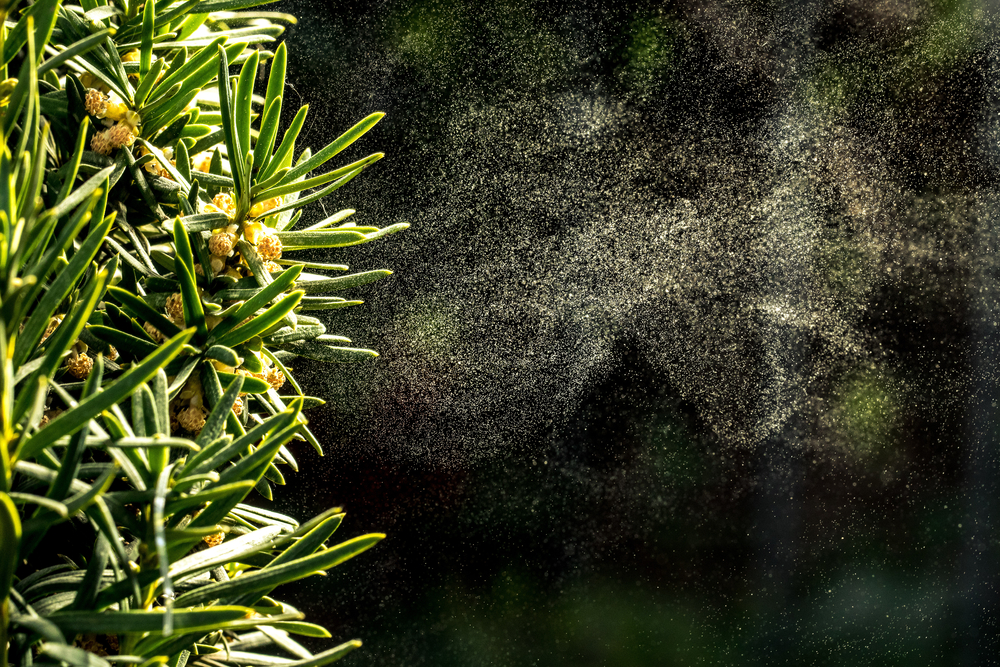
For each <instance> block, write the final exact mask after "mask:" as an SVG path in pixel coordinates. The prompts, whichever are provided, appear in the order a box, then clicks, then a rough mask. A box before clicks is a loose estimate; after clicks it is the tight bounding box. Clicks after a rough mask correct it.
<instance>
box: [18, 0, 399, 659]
mask: <svg viewBox="0 0 1000 667" xmlns="http://www.w3.org/2000/svg"><path fill="white" fill-rule="evenodd" d="M29 1H30V0H0V15H2V18H3V21H2V24H0V81H2V83H0V105H2V106H0V132H2V133H3V138H4V145H3V147H2V148H0V419H2V426H0V428H2V431H0V666H4V667H6V665H8V664H9V665H17V667H29V666H31V665H39V666H41V665H78V666H80V667H110V666H111V665H140V666H142V667H150V666H151V665H154V664H158V663H163V664H167V665H169V666H170V667H184V665H185V664H189V663H190V664H193V665H199V666H200V667H220V666H221V665H231V664H235V665H253V666H262V667H267V666H272V665H273V666H281V667H321V666H322V665H325V664H327V663H329V662H333V661H335V660H337V659H339V658H340V657H342V656H343V655H345V654H346V653H348V652H349V651H351V650H353V649H354V648H356V647H357V646H358V645H360V642H357V641H349V642H347V643H344V644H340V645H339V646H336V647H334V648H331V649H329V650H326V651H323V652H321V653H316V654H313V653H312V652H310V651H309V650H307V649H306V648H305V647H304V646H303V645H302V644H301V643H299V642H298V641H296V640H295V639H294V636H296V635H299V636H302V635H304V636H308V637H330V633H329V632H328V631H327V630H326V629H324V628H323V627H321V626H319V625H315V624H311V623H307V622H305V621H304V620H302V619H303V616H302V614H301V613H299V612H298V611H297V610H296V609H295V608H294V607H293V606H292V605H290V604H287V603H285V602H280V601H278V600H276V599H274V598H273V597H270V596H271V593H272V591H273V590H274V589H275V588H276V587H278V586H280V585H281V584H283V583H286V582H290V581H294V580H297V579H301V578H303V577H307V576H309V575H312V574H316V573H319V572H322V571H324V570H327V569H328V568H331V567H333V566H335V565H337V564H339V563H342V562H343V561H345V560H347V559H349V558H351V557H353V556H355V555H357V554H359V553H361V552H362V551H364V550H366V549H368V548H369V547H371V546H372V545H374V544H375V543H376V542H378V541H379V540H380V539H381V538H382V537H383V536H382V535H380V534H370V535H362V536H360V537H356V538H353V539H350V540H347V541H345V542H339V543H333V542H331V544H329V545H328V541H331V537H332V535H333V533H334V531H335V530H336V529H337V527H338V526H339V525H340V523H341V520H342V519H343V514H342V513H341V512H340V511H339V510H338V509H336V508H334V509H330V510H329V511H327V512H324V513H323V514H321V515H320V516H317V517H314V518H312V519H310V520H308V521H305V522H304V523H299V522H298V521H297V520H296V519H295V518H293V517H289V516H283V515H280V514H277V513H275V512H272V511H268V510H266V509H262V508H260V507H259V506H258V505H260V504H261V503H259V502H257V503H256V505H255V504H251V503H250V502H248V498H249V499H250V500H253V498H252V497H251V494H258V495H259V496H260V497H263V498H267V499H270V498H271V497H272V490H273V487H274V485H281V484H283V483H284V480H283V474H284V473H283V472H282V470H283V469H292V470H295V469H296V462H295V459H294V457H293V455H292V452H291V451H290V450H289V448H288V447H287V445H288V444H289V443H290V442H291V441H293V440H302V441H305V442H308V443H311V445H312V446H313V447H314V448H316V450H317V451H319V452H320V453H322V452H321V448H320V443H319V442H318V441H317V439H316V437H315V436H314V435H313V434H312V433H311V432H310V431H309V428H308V426H307V425H306V424H307V421H306V418H305V417H304V415H303V411H304V410H307V409H308V408H310V407H313V406H316V405H317V404H319V403H321V402H322V401H321V399H319V398H315V397H311V396H308V395H306V394H305V392H304V391H303V389H302V387H301V386H300V385H299V384H298V383H297V382H296V380H295V378H294V376H293V374H292V373H291V365H292V364H293V363H294V360H295V359H297V358H305V359H311V360H318V361H325V362H348V361H358V360H364V359H369V358H371V357H373V356H376V355H375V353H374V352H372V351H371V350H366V349H358V348H354V347H351V346H350V341H349V340H347V339H346V338H344V337H342V336H336V335H331V334H328V333H327V332H326V327H325V326H324V324H323V322H322V320H321V319H319V318H318V317H316V315H317V314H319V313H318V312H317V311H326V310H332V309H337V308H343V307H346V306H351V305H355V304H358V303H361V302H360V301H357V300H352V299H351V298H345V297H343V296H335V295H334V293H336V292H340V291H342V290H347V289H351V288H355V287H358V286H360V285H363V284H366V283H369V282H372V281H374V280H378V279H380V278H382V277H384V276H387V275H389V273H390V272H389V271H367V272H362V273H353V274H349V273H345V272H346V271H348V267H347V266H345V265H342V264H330V263H324V262H322V261H317V259H321V258H317V257H316V256H315V253H313V254H312V255H310V253H309V252H308V251H310V250H314V249H317V248H340V247H345V246H350V245H356V244H360V243H366V242H368V241H372V240H375V239H378V238H380V237H382V236H385V235H387V234H391V233H393V232H396V231H399V230H402V229H405V228H406V226H407V225H405V224H396V225H392V226H390V227H386V228H383V229H378V228H375V227H365V226H359V225H356V224H355V223H354V222H352V221H351V219H350V217H351V215H352V214H353V213H354V211H352V210H344V211H341V212H339V213H337V214H335V215H332V216H330V217H328V218H326V219H324V220H322V221H320V222H316V223H315V224H310V225H308V226H303V225H302V224H300V220H301V216H302V208H303V207H304V206H306V205H308V204H310V203H312V202H316V201H318V200H320V199H321V198H323V197H326V196H327V195H329V194H331V193H332V192H334V191H335V190H337V189H338V188H340V187H342V186H344V185H345V184H347V183H348V182H350V181H351V180H352V179H353V178H354V177H356V176H358V175H359V174H360V173H361V172H362V171H363V170H364V169H365V168H366V167H368V166H369V165H371V164H372V163H374V162H375V161H377V160H378V159H380V158H381V157H382V154H381V153H376V154H374V155H370V156H368V157H366V158H363V159H361V160H357V161H355V162H352V163H350V164H347V165H344V166H339V167H336V168H329V169H326V170H325V171H322V172H321V173H320V170H321V169H323V168H324V167H325V165H327V164H328V163H329V162H330V161H331V160H332V159H333V158H334V157H335V156H336V155H337V154H338V153H340V152H341V151H343V150H344V149H345V148H347V147H348V146H349V145H351V144H352V143H353V142H354V141H355V140H357V139H358V138H360V137H361V136H362V135H363V134H364V133H365V132H367V131H368V130H369V129H371V127H372V126H373V125H375V123H377V122H378V120H379V119H380V118H381V116H382V115H381V114H378V113H376V114H372V115H370V116H368V117H367V118H365V119H364V120H362V121H361V122H359V123H358V124H357V125H355V126H354V127H352V128H351V129H350V130H348V131H347V132H346V133H344V134H343V135H342V136H340V137H339V138H337V139H336V140H334V141H333V142H331V143H330V144H328V145H326V146H324V147H323V148H321V149H320V150H317V151H316V152H315V153H313V152H312V151H310V150H309V148H301V147H299V146H297V145H296V140H297V139H298V137H299V133H300V131H301V129H302V128H303V125H304V123H305V121H306V114H307V108H306V107H302V108H301V109H299V110H298V112H297V113H296V114H295V115H294V117H293V118H292V120H291V122H290V123H288V125H287V127H285V128H284V131H281V130H280V126H281V125H282V123H281V117H282V101H283V94H284V91H285V65H286V60H287V54H286V48H285V45H284V44H280V45H278V46H277V48H274V50H273V51H271V50H269V49H270V48H272V47H273V45H274V44H275V43H276V40H277V38H278V37H279V36H280V35H281V34H282V32H283V30H284V25H285V24H287V23H290V22H294V19H293V18H292V17H291V16H288V15H285V14H281V13H277V12H264V11H259V10H257V9H254V7H255V6H257V5H260V4H262V3H263V2H266V1H267V0H159V1H158V2H157V1H154V0H147V1H146V2H145V4H142V3H140V2H138V1H137V0H66V1H65V2H64V1H63V0H34V1H33V2H30V4H29ZM77 1H78V2H79V4H70V2H77ZM257 500H259V497H258V498H257Z"/></svg>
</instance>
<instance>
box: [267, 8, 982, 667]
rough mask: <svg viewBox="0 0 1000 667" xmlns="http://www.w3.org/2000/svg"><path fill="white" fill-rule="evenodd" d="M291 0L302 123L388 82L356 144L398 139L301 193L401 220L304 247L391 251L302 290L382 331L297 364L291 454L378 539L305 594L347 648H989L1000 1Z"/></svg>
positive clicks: (554, 660)
mask: <svg viewBox="0 0 1000 667" xmlns="http://www.w3.org/2000/svg"><path fill="white" fill-rule="evenodd" d="M285 8H286V9H288V10H289V11H292V12H293V13H296V14H297V15H299V17H300V18H301V19H302V20H301V22H300V24H299V25H298V26H296V27H295V28H293V29H292V30H291V31H290V37H289V39H290V40H291V41H290V46H291V47H292V48H291V51H290V55H291V60H290V74H289V80H290V81H291V82H292V84H293V85H294V87H295V91H296V93H295V94H297V95H300V96H301V98H302V100H301V101H302V102H308V103H309V104H310V107H311V108H310V115H311V119H310V120H311V125H310V127H311V128H312V129H311V130H310V132H311V133H310V134H309V135H308V136H307V137H306V139H305V140H306V141H307V142H309V143H311V144H312V145H313V146H314V147H315V146H317V145H318V144H319V143H320V142H321V141H325V140H326V141H328V140H329V138H332V137H333V136H334V135H335V133H337V132H338V131H340V130H343V129H346V128H347V127H349V126H350V125H351V124H353V123H354V122H355V121H356V120H358V119H359V118H361V117H362V116H363V115H365V114H367V113H369V112H371V111H375V110H381V111H386V112H387V114H388V115H387V117H386V118H385V119H384V120H383V121H382V123H380V124H379V125H378V126H377V127H376V129H375V130H374V131H373V132H372V133H370V134H369V135H367V136H366V137H365V138H364V139H363V140H362V141H361V142H359V144H356V145H355V146H353V147H352V148H351V149H350V154H349V155H345V157H344V159H345V161H346V160H347V159H348V158H357V157H360V156H362V155H365V154H368V153H371V152H375V151H384V152H385V153H386V159H384V160H382V161H380V162H379V163H377V164H376V165H375V166H374V167H373V168H372V169H371V170H370V171H369V172H368V173H365V174H364V175H363V176H362V177H360V178H358V179H357V180H355V181H354V182H352V183H351V185H350V186H348V187H346V188H344V189H342V190H340V191H339V192H338V193H337V196H336V197H335V198H334V201H330V202H327V203H326V204H325V211H324V210H322V209H321V208H319V207H317V208H316V210H314V211H313V212H312V213H311V217H310V215H307V216H306V218H307V220H306V222H309V221H316V220H319V219H322V218H323V217H325V216H326V215H328V214H330V213H333V212H334V211H335V210H337V209H339V208H353V209H356V210H357V211H358V213H357V214H356V216H355V220H356V221H357V222H358V223H359V224H373V225H377V226H385V225H388V224H392V223H396V222H401V221H406V222H410V223H411V225H412V227H411V228H410V230H408V231H406V232H404V233H402V234H400V235H396V236H393V237H389V238H387V239H384V240H382V241H381V242H379V243H377V244H372V245H370V246H360V247H356V248H347V249H343V250H336V251H330V253H329V254H328V256H327V257H326V259H327V260H330V261H337V262H343V263H346V264H350V265H351V268H352V270H369V269H378V268H390V269H392V270H394V271H395V274H394V275H393V276H391V277H390V278H388V279H386V280H384V281H382V282H379V283H376V284H375V285H371V286H367V287H365V288H363V289H362V290H358V293H357V294H352V297H356V298H362V299H364V300H365V301H366V303H365V304H364V305H363V306H359V307H355V308H351V309H347V310H343V311H332V312H330V313H329V314H327V315H326V316H325V317H326V321H327V326H328V329H329V330H330V332H331V333H337V334H343V335H346V336H348V337H350V338H351V339H352V340H353V341H354V343H355V344H356V345H358V346H362V347H371V348H374V349H377V350H378V351H379V352H380V354H381V355H382V356H381V357H380V358H379V359H377V360H376V361H375V362H374V363H372V364H363V365H351V366H341V367H336V368H333V369H331V368H329V367H325V366H324V367H318V366H316V367H314V366H308V365H303V367H302V368H300V369H299V373H300V375H301V376H302V377H303V379H304V381H305V383H306V384H307V385H308V386H309V387H310V389H311V391H312V392H313V393H316V394H318V395H320V396H322V397H323V398H325V399H327V400H328V404H327V405H326V406H324V407H322V408H318V409H316V410H314V411H313V413H312V417H311V419H312V423H313V426H314V427H315V430H316V431H317V433H318V434H319V435H320V439H321V440H322V441H323V443H324V446H325V448H326V450H327V457H326V458H325V459H317V458H315V457H308V455H307V454H306V453H305V452H303V456H304V457H306V458H304V460H305V461H306V464H307V465H306V466H304V470H303V472H302V473H299V475H298V476H297V477H296V478H295V479H293V480H290V483H291V484H292V485H293V487H294V489H296V490H297V491H296V492H298V493H301V494H302V495H303V497H304V501H303V503H304V505H305V507H307V508H308V509H309V510H310V511H318V510H320V509H323V508H325V507H326V506H328V505H329V504H331V503H345V504H346V505H347V506H348V509H349V511H350V512H353V514H352V516H353V517H354V519H355V521H357V522H358V524H360V525H361V526H365V527H369V526H370V527H371V529H378V530H386V531H387V532H388V533H389V534H390V536H391V537H392V539H395V540H396V542H394V543H393V544H394V545H395V546H393V544H390V542H392V539H390V540H387V541H386V543H385V547H384V551H383V552H381V555H379V554H378V553H376V552H377V550H374V551H373V552H372V553H373V554H376V555H374V556H373V558H375V559H377V560H375V561H373V564H370V565H369V567H370V568H371V570H370V571H369V570H364V568H365V565H363V564H359V565H358V566H357V567H358V570H356V571H353V572H354V573H353V574H345V575H343V576H344V577H345V579H340V580H338V581H339V582H340V583H337V582H334V583H331V584H329V585H328V586H329V587H328V588H319V589H315V590H320V591H323V592H322V593H320V595H321V596H326V595H329V596H330V599H333V597H337V596H339V595H340V594H341V593H340V592H341V588H340V586H341V585H346V587H347V588H349V589H350V590H351V591H352V592H350V593H344V595H345V598H344V599H341V598H340V597H337V599H338V600H339V602H337V603H336V604H333V603H331V606H330V607H326V606H323V605H322V604H320V603H317V602H313V603H308V602H307V603H304V604H305V605H308V604H313V605H314V606H315V607H316V609H317V610H318V613H319V614H320V615H321V616H322V615H328V616H329V617H330V618H331V619H336V624H339V625H336V627H338V628H339V630H340V631H339V632H337V633H335V635H338V636H344V637H345V638H346V636H348V635H351V636H353V635H352V634H351V633H354V634H356V635H360V636H362V637H373V645H371V647H370V648H368V649H367V650H366V656H367V657H359V658H357V660H359V661H361V662H359V663H358V664H382V665H396V664H399V665H403V664H407V665H423V664H428V665H430V664H435V665H442V664H443V665H448V664H456V665H480V664H482V665H500V664H503V665H514V664H543V665H545V664H553V665H556V664H558V665H562V664H566V665H570V664H572V665H589V664H593V665H599V664H620V665H631V664H692V663H693V662H695V661H696V657H697V658H698V659H700V660H703V661H704V662H705V663H706V664H730V665H731V664H744V663H743V662H742V661H741V660H740V659H738V656H743V657H747V656H756V657H755V658H754V659H756V660H763V661H765V662H768V661H771V660H773V659H776V658H781V657H782V656H784V657H785V658H788V659H789V660H793V662H790V663H789V664H795V663H794V660H798V661H806V662H799V663H798V664H807V663H809V662H810V661H814V660H822V661H823V662H822V664H852V665H856V664H883V662H880V660H883V661H884V664H895V663H892V660H897V659H904V658H905V659H914V660H918V661H919V660H924V659H927V660H930V661H931V662H933V661H934V660H945V662H939V663H937V664H966V663H964V662H962V660H967V661H968V660H971V658H970V657H969V656H970V655H972V653H970V651H972V652H973V653H974V651H975V650H977V649H975V648H969V647H977V646H985V644H982V643H978V644H977V641H980V640H981V639H982V638H981V637H979V639H977V636H976V634H975V633H976V632H978V630H977V629H976V628H978V627H979V626H977V625H976V623H977V621H975V620H970V619H975V618H979V617H977V616H976V614H977V613H980V612H981V611H982V610H983V609H990V608H995V607H989V605H987V604H986V603H983V604H984V605H985V606H979V607H977V606H976V605H979V604H980V598H979V597H977V595H979V593H977V592H976V591H980V590H981V587H982V585H983V583H982V582H984V581H994V582H995V572H992V570H995V567H994V568H992V569H991V568H989V567H982V568H981V567H978V566H976V567H969V563H970V562H975V563H978V562H979V561H976V559H977V558H988V557H989V556H988V554H989V553H992V551H995V545H994V547H990V548H989V549H987V548H986V547H985V546H984V545H985V544H986V543H987V541H988V539H989V538H984V537H983V533H981V532H976V531H977V530H979V529H971V532H970V528H969V525H971V524H970V520H969V518H968V516H967V514H969V513H972V514H975V513H976V512H977V511H979V510H978V509H977V506H976V503H977V502H979V501H978V500H975V498H979V499H980V500H981V499H982V498H984V497H985V498H988V499H990V498H994V497H995V495H996V494H995V493H992V491H989V492H985V491H984V493H985V496H984V495H983V494H980V495H979V496H977V495H976V493H975V492H973V491H974V489H973V487H976V485H980V486H982V488H983V489H985V488H987V487H986V486H984V484H989V483H991V482H982V479H983V478H982V477H980V478H976V477H975V474H971V473H970V472H969V471H970V469H972V470H977V469H978V470H980V471H991V470H992V471H995V470H996V461H995V460H994V459H995V456H993V457H992V458H989V460H983V459H977V458H976V456H977V454H976V453H975V452H976V451H977V450H976V449H975V447H971V446H967V444H966V441H967V440H969V439H970V438H971V439H973V440H974V439H975V438H976V437H978V436H977V434H981V433H982V432H983V430H984V429H983V421H982V418H979V417H975V415H977V414H980V413H979V412H977V409H978V408H977V406H980V407H981V406H983V405H988V404H989V401H988V396H989V393H988V392H990V391H995V390H996V387H995V386H993V384H991V383H995V381H996V376H995V371H994V364H993V363H992V360H993V359H994V358H995V349H994V347H993V346H994V345H995V344H996V341H995V340H994V338H995V336H996V333H995V329H993V327H996V326H997V325H996V324H995V322H994V321H993V320H994V319H995V315H994V313H995V312H996V295H997V294H998V290H997V289H996V286H995V285H994V283H993V282H991V281H993V279H994V278H993V272H994V271H995V268H996V263H995V260H994V259H993V257H994V255H993V250H994V249H995V248H996V247H997V246H998V243H997V238H996V237H995V235H993V234H992V233H991V232H989V230H990V229H991V220H993V219H994V218H995V215H996V210H997V203H996V202H997V200H998V198H997V192H996V190H997V179H996V174H997V173H998V172H997V168H998V167H1000V159H998V156H1000V153H998V151H997V144H998V141H1000V122H998V110H1000V106H998V104H997V102H998V101H1000V99H998V84H997V81H998V80H1000V79H998V77H997V76H995V74H996V73H997V72H998V71H1000V69H998V67H997V62H998V57H1000V53H998V42H997V39H996V35H997V34H998V33H997V31H996V25H997V24H996V20H995V19H994V18H992V17H991V16H992V15H990V14H988V13H987V12H986V11H985V10H984V9H982V8H981V7H980V6H979V5H978V4H977V3H972V2H968V3H963V2H958V1H947V2H945V1H941V2H937V1H934V2H930V1H928V2H918V1H917V0H912V1H909V0H881V1H878V2H867V1H861V0H853V1H851V0H836V1H834V2H791V1H789V2H778V1H774V2H766V1H763V0H761V1H760V2H726V1H723V0H703V1H694V0H691V1H689V2H674V3H644V2H634V3H607V6H600V5H598V4H597V3H584V2H575V3H574V2H567V3H559V4H556V3H531V2H527V1H526V0H513V1H512V2H508V3H497V4H490V5H479V4H477V3H473V2H461V1H460V0H442V1H439V2H430V1H426V2H417V1H408V2H404V1H402V0H401V1H399V2H383V3H371V5H370V6H369V5H362V4H358V5H357V6H351V7H349V8H347V7H344V8H339V7H334V6H333V5H329V6H327V5H324V4H322V3H318V2H315V3H306V4H302V3H295V2H292V3H287V4H286V7H285ZM341 9H342V11H341ZM293 101H294V100H293ZM986 413H989V410H988V409H987V410H986ZM976 419H980V421H978V422H977V421H976ZM970 434H971V435H970ZM981 474H982V475H986V476H987V477H988V476H989V475H992V473H989V474H987V472H982V473H981ZM977 479H978V480H979V481H977ZM977 488H978V487H977ZM989 488H992V487H989ZM970 489H973V491H970ZM989 502H992V503H993V504H994V505H995V502H994V501H993V500H990V501H989ZM303 511H304V510H303ZM983 511H985V512H986V514H985V515H983V516H985V517H986V518H989V517H990V516H994V515H995V514H994V515H991V514H990V512H993V511H994V510H989V511H986V510H983ZM963 517H964V518H963ZM963 521H964V527H963ZM976 525H979V524H976ZM982 525H988V521H986V519H984V523H982ZM362 529H365V528H362ZM963 531H965V532H963ZM984 539H985V540H986V541H984ZM990 544H993V543H990ZM970 545H979V546H970ZM379 549H383V547H382V546H380V547H379ZM977 549H978V550H977ZM969 559H972V560H971V561H970V560H969ZM959 571H968V572H976V573H979V574H976V575H970V576H972V579H969V578H968V577H966V578H965V579H962V578H961V577H959V576H958V575H957V574H954V573H955V572H959ZM963 576H964V575H963ZM976 577H981V579H976ZM990 577H994V578H993V579H990ZM314 585H315V586H320V584H314ZM977 587H979V588H977ZM309 590H314V589H309ZM990 599H991V600H993V602H990V603H989V604H994V605H995V602H996V601H995V598H990ZM602 609H607V610H610V611H609V612H608V614H609V615H610V616H612V617H616V618H621V619H631V620H630V621H629V622H628V623H631V625H629V624H628V623H626V622H625V621H622V623H623V624H624V625H622V626H620V627H619V626H617V625H613V624H612V625H611V626H608V625H607V623H609V622H610V621H607V619H606V618H605V617H604V616H602V614H601V613H600V610H602ZM975 609H979V610H980V612H977V611H975ZM616 615H617V616H616ZM986 616H987V618H989V614H987V615H986ZM366 641H367V640H366ZM630 651H631V652H630ZM963 651H965V653H963ZM861 656H881V658H878V659H876V658H874V657H872V659H871V661H870V662H865V661H864V659H862V658H861ZM961 656H964V658H962V657H961ZM352 658H353V656H352ZM747 660H749V658H747ZM951 660H954V661H955V662H951ZM817 664H819V663H817ZM968 664H972V662H968Z"/></svg>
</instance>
